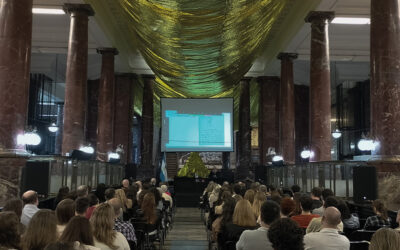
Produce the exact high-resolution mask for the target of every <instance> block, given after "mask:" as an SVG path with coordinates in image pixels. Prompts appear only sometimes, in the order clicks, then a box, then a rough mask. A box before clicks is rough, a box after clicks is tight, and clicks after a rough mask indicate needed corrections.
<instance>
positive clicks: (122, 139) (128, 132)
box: [114, 74, 137, 163]
mask: <svg viewBox="0 0 400 250" xmlns="http://www.w3.org/2000/svg"><path fill="white" fill-rule="evenodd" d="M136 81H137V77H135V76H134V75H129V74H124V75H119V76H116V78H115V104H114V105H115V111H114V148H117V146H118V145H122V146H123V148H124V154H123V155H121V162H122V163H131V162H132V146H133V145H132V144H133V137H132V126H133V101H134V100H133V96H134V95H133V94H134V93H133V86H134V84H135V83H136Z"/></svg>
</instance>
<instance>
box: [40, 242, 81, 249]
mask: <svg viewBox="0 0 400 250" xmlns="http://www.w3.org/2000/svg"><path fill="white" fill-rule="evenodd" d="M75 249H76V248H75V244H74V243H71V242H55V243H50V244H48V245H47V246H46V248H45V249H44V250H75Z"/></svg>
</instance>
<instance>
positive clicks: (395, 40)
mask: <svg viewBox="0 0 400 250" xmlns="http://www.w3.org/2000/svg"><path fill="white" fill-rule="evenodd" d="M370 37H371V46H370V47H371V132H372V136H373V138H374V140H377V141H378V142H379V145H378V147H377V148H376V150H375V151H374V152H373V154H374V155H380V156H382V157H388V156H399V157H400V137H399V136H398V135H399V133H400V102H399V100H400V60H399V58H400V43H399V41H400V11H399V1H398V0H387V1H377V0H371V36H370Z"/></svg>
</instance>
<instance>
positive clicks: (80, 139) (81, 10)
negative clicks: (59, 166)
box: [62, 4, 94, 155]
mask: <svg viewBox="0 0 400 250" xmlns="http://www.w3.org/2000/svg"><path fill="white" fill-rule="evenodd" d="M64 10H65V11H66V12H67V13H69V14H70V16H71V24H70V33H69V42H68V56H67V72H66V79H65V102H64V128H63V144H62V153H63V155H65V154H66V153H70V152H71V151H72V150H74V149H79V148H80V147H81V146H82V145H83V144H85V112H86V84H87V83H86V82H87V64H88V22H89V16H93V15H94V11H93V9H92V8H91V6H90V5H88V4H65V5H64Z"/></svg>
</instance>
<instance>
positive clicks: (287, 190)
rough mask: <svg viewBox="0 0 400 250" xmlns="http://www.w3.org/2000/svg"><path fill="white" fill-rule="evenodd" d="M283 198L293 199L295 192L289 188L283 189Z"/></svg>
mask: <svg viewBox="0 0 400 250" xmlns="http://www.w3.org/2000/svg"><path fill="white" fill-rule="evenodd" d="M282 196H287V197H293V192H292V190H290V189H289V188H282Z"/></svg>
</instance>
